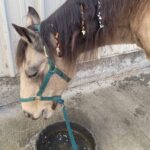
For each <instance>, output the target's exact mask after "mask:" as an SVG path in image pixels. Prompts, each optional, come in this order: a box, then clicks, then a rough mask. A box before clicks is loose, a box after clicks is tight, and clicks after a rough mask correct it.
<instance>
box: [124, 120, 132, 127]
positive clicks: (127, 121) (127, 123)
mask: <svg viewBox="0 0 150 150" xmlns="http://www.w3.org/2000/svg"><path fill="white" fill-rule="evenodd" d="M123 122H124V124H126V125H127V126H128V127H129V126H130V125H131V123H130V121H129V120H128V119H127V118H125V119H124V120H123Z"/></svg>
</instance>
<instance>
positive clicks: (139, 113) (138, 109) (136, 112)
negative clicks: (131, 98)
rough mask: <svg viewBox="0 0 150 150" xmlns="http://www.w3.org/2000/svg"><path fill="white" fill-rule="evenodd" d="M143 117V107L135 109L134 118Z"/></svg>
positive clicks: (144, 113)
mask: <svg viewBox="0 0 150 150" xmlns="http://www.w3.org/2000/svg"><path fill="white" fill-rule="evenodd" d="M145 115H146V112H145V110H144V108H143V107H141V106H140V107H137V108H136V109H135V112H134V116H135V117H139V116H141V117H144V116H145Z"/></svg>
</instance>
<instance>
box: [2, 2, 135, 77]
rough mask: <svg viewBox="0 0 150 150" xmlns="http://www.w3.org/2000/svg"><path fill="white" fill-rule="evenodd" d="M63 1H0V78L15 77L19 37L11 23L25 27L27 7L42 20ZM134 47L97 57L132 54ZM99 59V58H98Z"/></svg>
mask: <svg viewBox="0 0 150 150" xmlns="http://www.w3.org/2000/svg"><path fill="white" fill-rule="evenodd" d="M64 2H65V0H55V1H54V0H53V1H52V0H0V36H1V37H0V77H3V76H15V74H16V73H17V70H16V66H15V53H16V46H17V42H18V39H19V36H18V35H17V33H16V32H15V30H14V29H13V28H12V25H11V24H12V23H15V24H17V25H21V26H24V25H25V15H26V13H27V10H28V9H27V8H28V6H33V7H34V8H35V9H36V10H37V11H38V12H39V14H40V16H41V18H42V19H44V18H46V17H48V16H49V15H50V14H51V13H53V12H54V11H55V10H56V9H57V8H58V7H59V6H60V5H61V4H63V3H64ZM134 49H135V46H131V45H128V46H119V47H118V46H117V47H114V49H113V50H112V49H111V50H110V49H108V48H105V49H103V52H100V54H99V55H102V56H103V54H104V56H105V57H107V56H111V55H112V56H113V55H120V54H122V53H127V52H132V51H133V50H134ZM99 57H101V56H99Z"/></svg>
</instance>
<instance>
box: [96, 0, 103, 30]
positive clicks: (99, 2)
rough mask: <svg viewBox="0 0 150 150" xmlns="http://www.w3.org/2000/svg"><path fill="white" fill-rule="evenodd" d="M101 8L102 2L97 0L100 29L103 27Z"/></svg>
mask: <svg viewBox="0 0 150 150" xmlns="http://www.w3.org/2000/svg"><path fill="white" fill-rule="evenodd" d="M101 8H102V2H101V0H98V8H97V17H98V21H99V28H100V29H102V28H104V24H103V23H102V20H103V18H102V13H101Z"/></svg>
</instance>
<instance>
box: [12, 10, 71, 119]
mask: <svg viewBox="0 0 150 150" xmlns="http://www.w3.org/2000/svg"><path fill="white" fill-rule="evenodd" d="M35 24H40V17H39V15H38V13H37V12H36V11H35V10H34V9H33V8H31V7H30V8H29V12H28V15H27V26H28V27H27V28H25V27H20V26H17V25H14V24H13V26H14V28H15V30H16V31H17V32H18V34H19V35H20V37H21V39H20V41H19V43H18V48H17V55H16V59H17V65H18V66H19V70H20V96H21V98H29V97H35V96H36V94H37V92H38V90H39V88H40V85H41V83H42V82H43V79H44V77H45V75H46V74H47V72H48V68H49V66H48V61H47V58H46V56H45V53H44V44H43V43H45V41H43V39H42V37H41V36H40V33H38V32H36V31H35V30H34V28H33V27H34V26H35ZM49 40H50V42H51V44H52V45H53V46H54V47H55V44H56V43H57V42H56V41H55V38H53V36H52V34H50V37H49ZM47 50H48V51H55V49H51V48H47ZM53 60H54V61H55V65H56V66H57V67H58V68H59V69H60V70H62V71H63V72H65V74H67V75H68V76H70V77H71V76H72V73H73V69H72V68H70V66H69V65H67V64H66V63H65V61H64V59H63V57H60V56H58V55H57V53H54V56H53ZM67 85H68V84H67V82H66V81H65V80H63V79H62V78H61V77H59V76H58V75H56V74H54V75H53V76H52V78H51V79H50V80H49V83H48V85H47V87H46V89H45V90H44V93H43V96H55V95H61V94H62V92H63V91H64V90H65V88H66V86H67ZM21 105H22V109H23V111H24V112H25V114H26V115H27V116H28V117H31V118H33V119H37V118H39V117H40V115H41V114H42V115H43V117H44V118H49V117H50V116H51V114H52V112H53V110H54V109H55V108H56V104H55V103H53V102H49V101H40V100H38V99H36V100H35V101H31V102H25V103H22V104H21Z"/></svg>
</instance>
